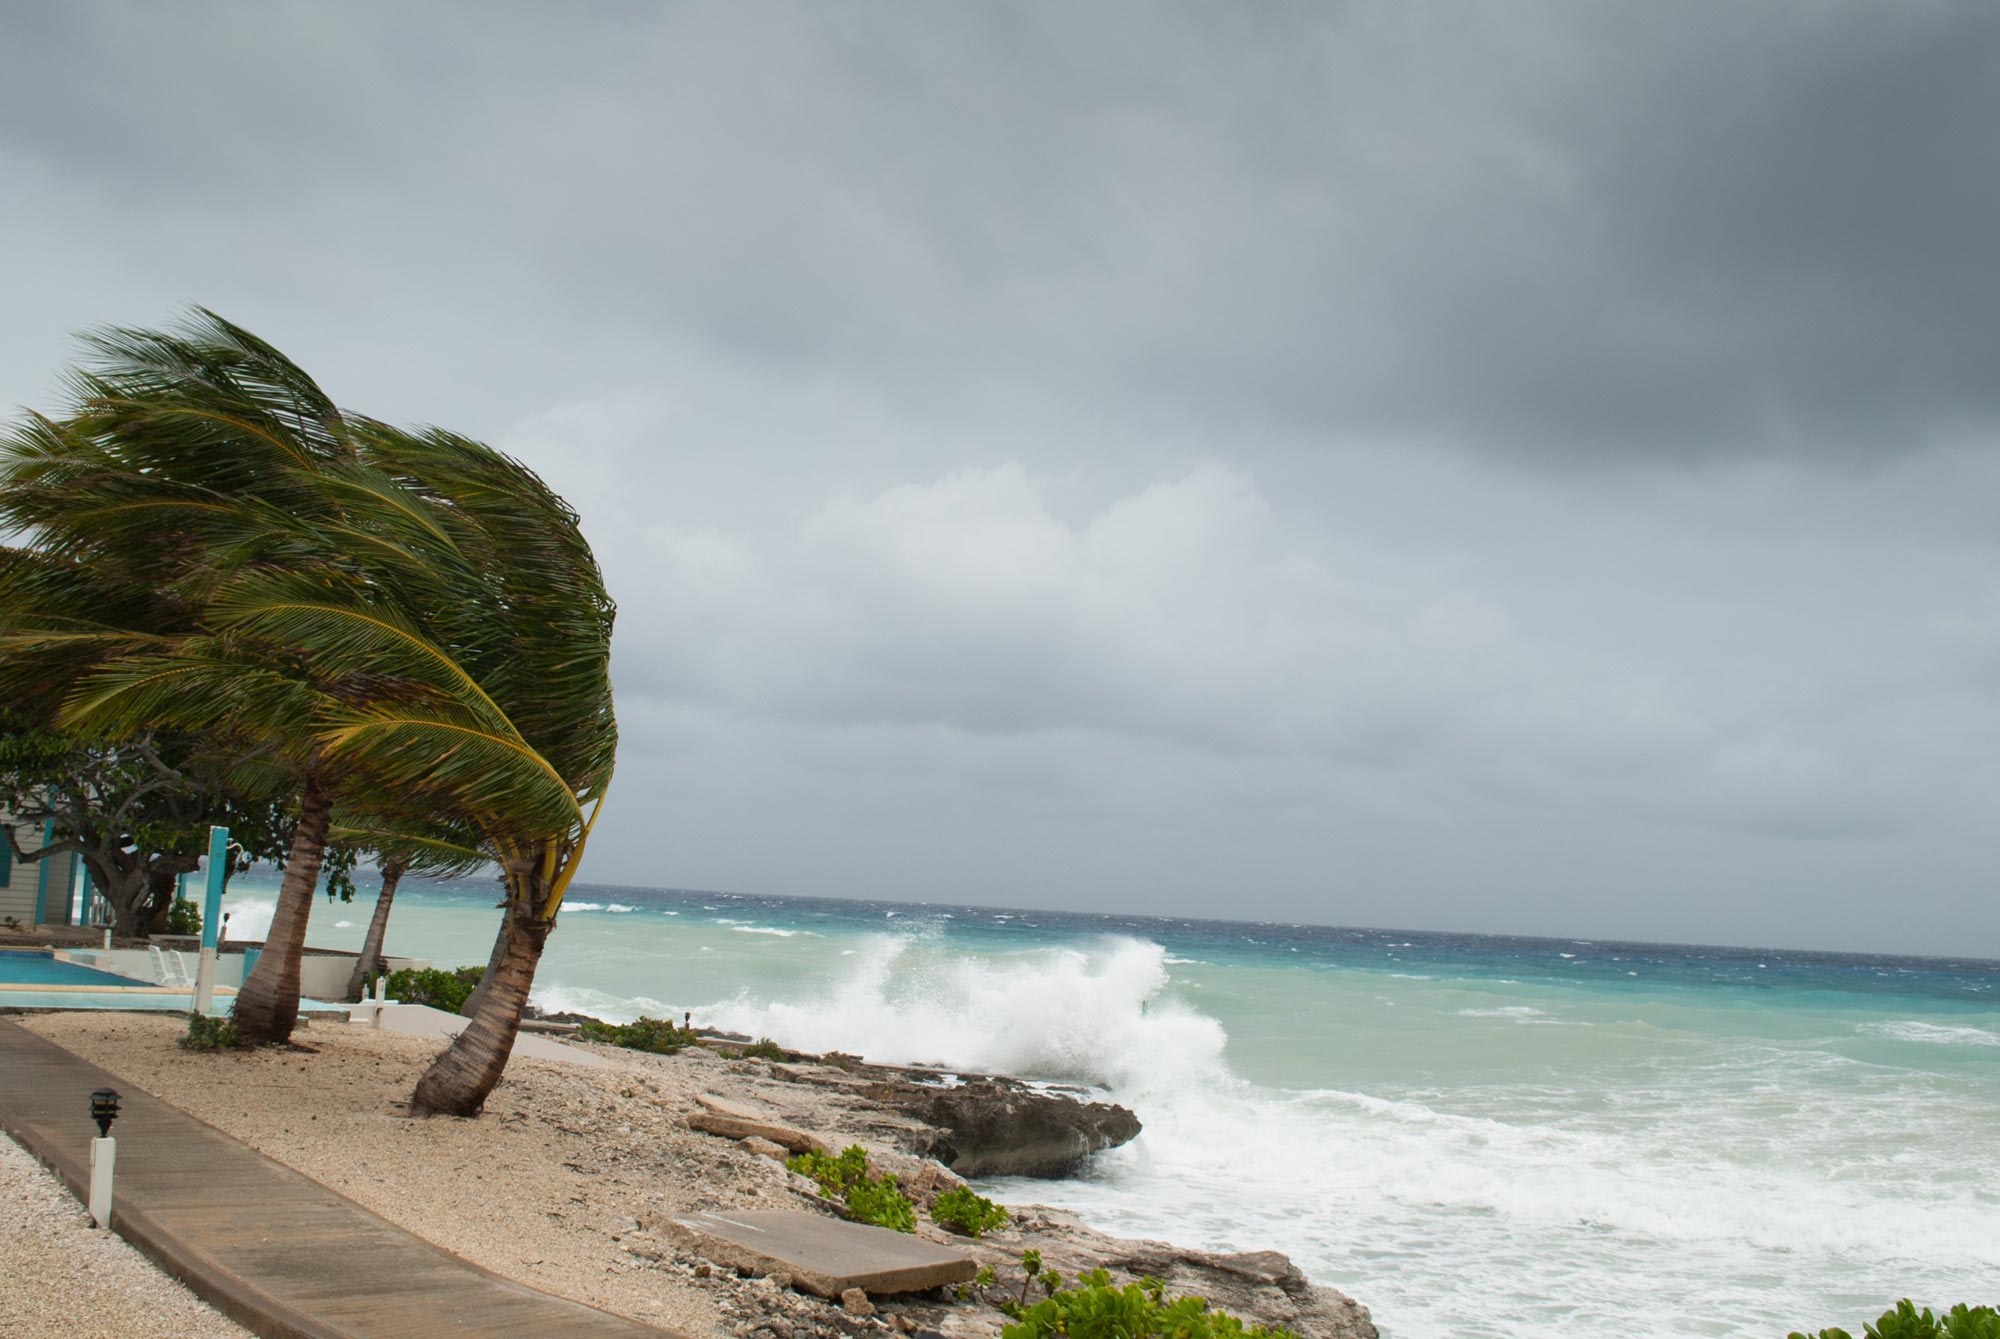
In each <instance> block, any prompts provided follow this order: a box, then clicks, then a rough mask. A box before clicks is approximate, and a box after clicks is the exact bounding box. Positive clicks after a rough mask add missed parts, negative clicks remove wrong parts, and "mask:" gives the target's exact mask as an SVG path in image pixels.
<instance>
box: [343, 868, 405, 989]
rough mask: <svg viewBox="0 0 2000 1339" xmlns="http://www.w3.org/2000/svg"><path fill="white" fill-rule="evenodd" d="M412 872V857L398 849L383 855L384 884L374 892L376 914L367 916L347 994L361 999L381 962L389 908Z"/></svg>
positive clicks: (387, 931) (349, 977) (387, 926)
mask: <svg viewBox="0 0 2000 1339" xmlns="http://www.w3.org/2000/svg"><path fill="white" fill-rule="evenodd" d="M409 872H410V857H409V856H408V855H407V854H405V853H404V852H402V851H395V852H392V853H390V854H388V855H385V856H383V857H382V888H381V891H379V892H378V893H376V894H375V914H374V915H372V916H370V917H369V918H368V934H367V936H366V937H364V938H363V939H362V941H361V956H360V957H358V958H356V959H355V960H354V971H353V973H352V974H350V975H349V976H348V978H347V998H349V999H350V1000H358V999H360V998H361V997H362V992H363V991H365V990H366V989H367V988H368V978H369V976H371V975H372V974H373V973H374V972H375V971H376V970H377V969H378V968H379V967H380V966H381V963H382V942H383V940H385V939H386V938H387V937H388V934H389V909H390V908H391V907H393V906H394V905H395V904H396V888H397V886H398V885H399V884H401V883H402V882H403V876H404V875H405V874H407V873H409Z"/></svg>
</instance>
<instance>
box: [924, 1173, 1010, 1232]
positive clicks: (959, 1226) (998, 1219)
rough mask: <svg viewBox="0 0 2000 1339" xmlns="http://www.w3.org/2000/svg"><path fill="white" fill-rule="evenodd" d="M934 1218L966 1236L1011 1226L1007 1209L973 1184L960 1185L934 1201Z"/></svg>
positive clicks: (945, 1227) (932, 1219)
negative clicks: (987, 1196) (974, 1188)
mask: <svg viewBox="0 0 2000 1339" xmlns="http://www.w3.org/2000/svg"><path fill="white" fill-rule="evenodd" d="M931 1221H932V1222H933V1223H936V1224H937V1225H938V1226H939V1227H941V1228H944V1229H945V1230H947V1231H950V1232H956V1233H958V1234H959V1235H960V1236H962V1237H979V1236H984V1235H985V1234H986V1233H988V1232H993V1231H997V1230H998V1229H1000V1228H1003V1227H1005V1226H1007V1211H1006V1210H1005V1209H1003V1208H1001V1207H1000V1206H999V1205H997V1204H995V1203H994V1202H993V1201H992V1200H990V1199H987V1198H986V1197H985V1196H984V1195H979V1194H975V1193H973V1191H972V1190H971V1189H970V1188H969V1187H966V1186H956V1187H954V1188H952V1189H950V1190H947V1191H945V1192H944V1194H942V1195H939V1196H938V1197H937V1201H936V1202H935V1203H934V1204H932V1205H931Z"/></svg>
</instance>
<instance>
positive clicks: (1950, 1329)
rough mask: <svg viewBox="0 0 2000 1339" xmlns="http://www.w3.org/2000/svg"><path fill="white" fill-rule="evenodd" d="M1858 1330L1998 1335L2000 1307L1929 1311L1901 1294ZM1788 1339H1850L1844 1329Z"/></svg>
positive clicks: (1967, 1338)
mask: <svg viewBox="0 0 2000 1339" xmlns="http://www.w3.org/2000/svg"><path fill="white" fill-rule="evenodd" d="M1862 1330H1863V1331H1864V1332H1865V1333H1866V1334H1867V1336H1868V1339H2000V1311H1995V1310H1994V1309H1993V1308H1992V1307H1990V1306H1978V1307H1968V1306H1966V1305H1965V1304H1964V1303H1963V1302H1961V1303H1960V1304H1959V1305H1957V1306H1955V1307H1953V1308H1952V1309H1951V1310H1950V1311H1948V1312H1946V1313H1945V1314H1944V1315H1942V1316H1939V1315H1933V1314H1932V1313H1931V1309H1930V1308H1929V1307H1925V1308H1924V1309H1923V1310H1922V1311H1919V1310H1917V1306H1916V1303H1914V1302H1912V1301H1911V1300H1910V1299H1909V1298H1907V1297H1905V1298H1904V1299H1903V1300H1902V1301H1900V1302H1898V1303H1896V1306H1895V1309H1894V1310H1891V1311H1884V1312H1883V1313H1882V1315H1881V1317H1880V1318H1879V1319H1877V1320H1876V1322H1875V1323H1874V1324H1873V1325H1864V1326H1862ZM1789 1339H1853V1336H1852V1335H1850V1334H1848V1332H1847V1331H1846V1330H1842V1329H1838V1328H1836V1329H1830V1330H1821V1331H1820V1332H1819V1333H1818V1334H1817V1335H1807V1334H1802V1333H1800V1332H1799V1331H1797V1330H1794V1331H1792V1333H1791V1335H1790V1336H1789Z"/></svg>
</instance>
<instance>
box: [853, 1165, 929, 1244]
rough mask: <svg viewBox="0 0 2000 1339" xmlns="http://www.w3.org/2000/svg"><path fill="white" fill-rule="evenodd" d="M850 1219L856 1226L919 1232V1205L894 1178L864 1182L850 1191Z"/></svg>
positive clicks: (888, 1177) (886, 1177)
mask: <svg viewBox="0 0 2000 1339" xmlns="http://www.w3.org/2000/svg"><path fill="white" fill-rule="evenodd" d="M847 1216H848V1217H849V1218H852V1219H853V1220H854V1221H855V1222H857V1223H870V1224H873V1225H874V1226H876V1227H886V1228H888V1229H889V1230H890V1231H892V1232H915V1231H916V1230H917V1206H916V1205H914V1204H912V1203H910V1197H909V1196H907V1195H905V1194H904V1193H903V1188H902V1187H901V1186H899V1185H897V1184H896V1178H895V1177H893V1176H883V1177H879V1178H877V1179H876V1180H873V1181H863V1182H862V1183H861V1184H860V1185H858V1186H856V1187H854V1189H852V1190H850V1191H848V1192H847Z"/></svg>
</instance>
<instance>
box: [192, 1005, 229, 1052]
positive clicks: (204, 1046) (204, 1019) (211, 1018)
mask: <svg viewBox="0 0 2000 1339" xmlns="http://www.w3.org/2000/svg"><path fill="white" fill-rule="evenodd" d="M242 1045H243V1042H242V1039H241V1038H239V1037H238V1036H237V1035H236V1020H235V1019H233V1018H224V1017H222V1016H221V1015H219V1014H216V1015H209V1014H198V1013H194V1012H190V1013H189V1014H188V1030H187V1035H186V1036H184V1037H182V1038H181V1049H182V1050H183V1051H233V1050H235V1049H237V1048H238V1047H240V1046H242Z"/></svg>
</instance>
